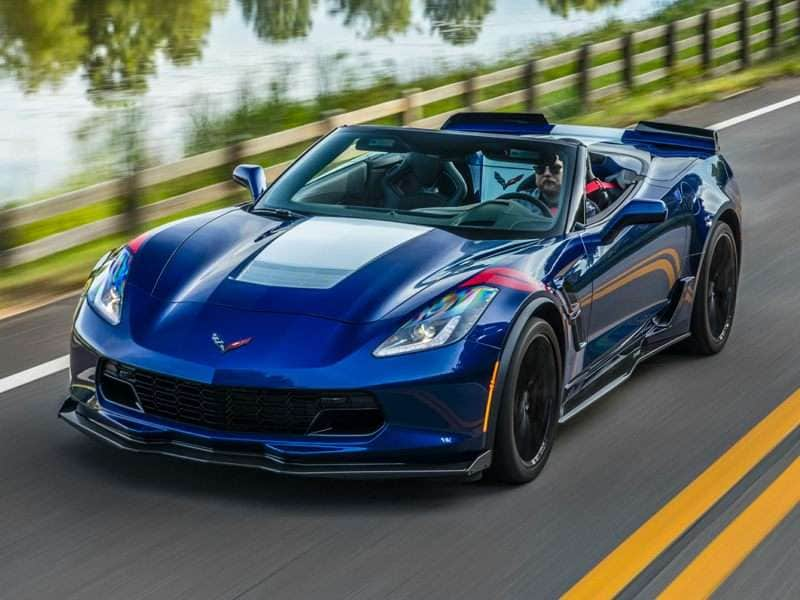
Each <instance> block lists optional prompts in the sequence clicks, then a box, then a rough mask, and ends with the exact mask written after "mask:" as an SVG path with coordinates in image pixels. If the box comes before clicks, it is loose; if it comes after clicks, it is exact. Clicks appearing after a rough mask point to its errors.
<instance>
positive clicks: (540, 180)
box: [533, 154, 564, 216]
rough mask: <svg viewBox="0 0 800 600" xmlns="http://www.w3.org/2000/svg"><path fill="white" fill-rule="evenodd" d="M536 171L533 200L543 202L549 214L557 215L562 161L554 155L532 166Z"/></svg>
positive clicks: (562, 167) (562, 171)
mask: <svg viewBox="0 0 800 600" xmlns="http://www.w3.org/2000/svg"><path fill="white" fill-rule="evenodd" d="M534 170H535V171H536V189H535V190H534V192H533V196H534V198H538V199H539V200H541V201H543V202H544V203H545V204H547V206H548V207H549V208H550V213H551V214H552V215H553V216H555V215H557V214H558V209H559V204H560V200H561V179H562V177H563V174H564V161H562V160H561V158H560V157H559V156H558V155H557V154H554V155H553V156H551V157H550V160H547V161H545V162H542V163H539V164H538V165H535V166H534Z"/></svg>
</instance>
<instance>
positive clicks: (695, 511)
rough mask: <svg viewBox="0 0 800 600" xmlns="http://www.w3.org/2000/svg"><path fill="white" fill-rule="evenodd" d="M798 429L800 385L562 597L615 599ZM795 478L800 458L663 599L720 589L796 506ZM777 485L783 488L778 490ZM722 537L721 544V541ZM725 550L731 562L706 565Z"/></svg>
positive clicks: (798, 491)
mask: <svg viewBox="0 0 800 600" xmlns="http://www.w3.org/2000/svg"><path fill="white" fill-rule="evenodd" d="M799 427H800V390H798V391H796V392H795V393H794V394H792V395H791V396H790V397H789V398H787V399H786V400H785V401H784V402H783V403H782V404H780V405H779V406H778V407H777V408H776V409H775V410H773V411H772V412H771V413H770V414H769V415H768V416H767V417H766V418H765V419H764V420H762V421H761V422H760V423H758V425H756V426H755V427H753V429H751V430H750V431H749V432H748V433H747V434H746V435H745V436H744V437H742V438H741V439H740V440H739V441H738V442H736V443H735V444H734V445H733V446H732V447H731V448H730V449H729V450H728V451H727V452H726V453H725V454H723V455H722V456H721V457H720V458H718V459H717V460H716V462H714V463H713V464H712V465H711V466H710V467H709V468H708V469H706V470H705V471H704V472H703V473H702V474H701V475H700V476H699V477H698V478H697V479H695V480H694V481H693V482H692V483H690V484H689V485H688V486H686V487H685V488H684V489H683V491H681V492H680V493H679V494H678V495H677V496H675V497H674V498H673V499H672V500H670V501H669V502H668V503H667V504H666V505H665V506H664V507H663V508H662V509H661V510H659V511H658V512H657V513H656V514H654V515H653V516H652V517H651V518H650V519H649V520H648V521H647V522H645V523H644V524H643V525H642V526H641V527H640V528H639V529H638V530H636V531H635V532H634V533H633V534H632V535H631V536H630V537H629V538H628V539H626V540H625V541H624V542H622V544H620V545H619V546H618V547H617V548H616V549H615V550H614V551H613V552H611V554H609V555H608V556H606V557H605V558H604V559H603V560H602V561H601V562H600V563H599V564H598V565H597V566H596V567H594V568H593V569H592V570H591V571H589V573H587V574H586V575H585V576H584V577H583V578H582V579H581V580H580V581H578V582H577V583H576V584H575V585H574V586H573V587H572V588H571V589H570V590H569V591H568V592H567V593H566V594H565V595H564V596H563V598H565V599H567V600H575V599H579V598H587V599H591V600H596V599H598V598H613V597H614V596H616V595H617V594H619V593H620V592H622V591H623V590H624V589H625V587H626V586H627V585H629V584H630V583H631V582H632V581H633V580H634V579H635V578H636V577H637V576H638V575H639V574H640V573H641V572H642V571H644V569H646V568H647V566H648V565H650V564H651V563H652V562H653V561H654V560H655V559H656V558H657V557H658V556H659V555H660V554H661V553H663V552H664V551H665V550H666V549H667V548H668V547H669V546H670V545H671V544H672V543H673V542H675V541H676V540H677V539H678V538H679V537H680V536H681V535H683V534H684V533H685V532H686V531H688V529H689V528H690V527H691V526H692V525H693V524H694V523H696V522H697V521H698V520H699V519H700V518H701V517H702V516H703V515H704V514H705V513H706V512H708V510H709V509H711V507H712V506H714V504H715V503H716V502H718V501H719V500H720V499H721V498H722V497H723V496H724V495H725V494H727V493H728V492H729V491H730V490H731V489H732V488H733V487H734V486H735V485H736V484H737V483H738V482H739V481H741V480H742V478H744V476H745V475H747V473H749V472H750V471H751V470H752V469H753V468H754V467H755V466H756V465H757V464H758V463H759V462H761V460H763V459H764V458H765V457H766V456H767V455H768V454H769V453H770V452H771V451H772V450H774V449H775V447H776V446H778V444H780V443H781V441H783V440H784V439H786V437H787V436H789V435H790V434H791V433H792V432H793V431H795V430H796V429H797V428H799ZM798 478H800V466H798V461H795V463H794V464H793V465H792V466H791V467H790V468H789V469H787V471H785V472H784V473H783V475H781V477H779V479H778V480H776V481H775V482H774V483H773V484H772V486H770V488H768V489H767V490H766V491H765V492H764V494H762V496H761V497H759V498H758V500H757V501H756V502H754V503H753V505H751V507H749V508H748V509H747V510H746V511H745V512H743V513H742V514H741V515H740V516H739V518H737V519H736V520H735V521H734V522H733V523H732V524H731V525H730V526H729V528H728V529H726V530H725V531H724V532H723V534H721V535H720V537H718V538H717V540H715V542H714V543H712V544H711V545H710V546H709V547H708V548H707V549H706V550H705V551H704V552H703V553H701V554H700V555H699V556H698V557H697V559H695V561H694V562H693V563H692V564H691V565H690V566H689V568H687V570H686V571H684V572H683V573H682V574H681V575H679V576H678V578H677V579H676V580H675V581H674V582H673V584H672V585H670V587H668V588H667V590H665V592H664V598H686V597H704V596H707V595H709V594H710V593H711V591H713V590H714V589H716V587H717V586H718V585H719V584H720V583H722V581H724V579H725V578H726V577H727V575H729V574H730V573H731V572H732V571H733V569H735V568H736V566H737V565H738V564H739V563H740V562H741V561H742V560H744V558H745V557H746V556H747V553H749V550H752V548H754V547H755V545H757V544H758V542H759V541H760V540H761V539H763V538H764V537H765V536H766V535H767V534H768V533H769V531H771V530H772V529H773V528H774V527H775V525H777V524H778V522H779V521H780V520H781V518H783V516H785V515H786V514H788V512H789V511H791V510H792V508H793V507H794V506H796V505H797V504H798V502H799V501H800V497H798V496H799V495H800V485H798ZM775 486H777V488H776V487H775ZM787 486H788V487H791V486H794V489H793V490H791V493H788V494H784V493H783V492H785V490H786V488H787ZM776 489H777V490H778V491H775V490H776ZM779 496H783V497H781V498H780V510H772V508H769V509H766V510H765V507H774V506H775V503H776V502H778V500H776V498H778V497H779ZM781 515H782V516H781ZM753 521H759V522H760V523H759V526H758V527H757V528H755V529H752V528H751V525H752V523H753ZM748 532H749V533H748ZM762 534H763V535H762ZM721 539H723V542H720V541H719V540H721ZM731 540H735V547H736V548H738V550H739V551H738V552H734V551H733V546H732V545H731V543H730V542H731ZM721 554H722V555H725V558H726V559H727V560H726V561H724V563H725V564H718V565H716V567H715V569H710V568H709V566H708V565H709V564H712V563H713V562H714V561H715V560H719V559H720V556H721ZM704 555H705V556H704ZM737 559H738V561H737ZM734 563H735V564H734ZM698 578H699V579H703V580H704V581H705V582H706V583H705V588H706V589H710V591H708V593H707V594H703V593H699V591H700V589H703V586H698V585H697V580H698ZM715 582H716V583H715ZM673 586H674V587H673ZM687 586H689V587H687ZM687 589H691V590H692V593H691V594H689V595H688V596H687V595H686V593H685V591H686V590H687Z"/></svg>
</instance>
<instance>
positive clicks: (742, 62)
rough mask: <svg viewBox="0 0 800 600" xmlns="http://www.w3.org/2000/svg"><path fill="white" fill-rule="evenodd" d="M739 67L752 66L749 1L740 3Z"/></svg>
mask: <svg viewBox="0 0 800 600" xmlns="http://www.w3.org/2000/svg"><path fill="white" fill-rule="evenodd" d="M739 66H740V67H741V68H742V69H746V68H747V67H749V66H750V19H749V5H748V3H747V0H741V2H740V3H739Z"/></svg>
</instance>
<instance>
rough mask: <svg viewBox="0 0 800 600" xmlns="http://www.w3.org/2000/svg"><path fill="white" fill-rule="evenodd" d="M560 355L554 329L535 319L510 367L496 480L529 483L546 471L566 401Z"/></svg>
mask: <svg viewBox="0 0 800 600" xmlns="http://www.w3.org/2000/svg"><path fill="white" fill-rule="evenodd" d="M561 381H562V373H561V351H560V349H559V345H558V339H557V338H556V335H555V333H554V331H553V328H552V327H550V325H549V324H548V323H547V322H546V321H544V320H542V319H539V318H533V319H531V321H530V322H529V323H528V324H527V325H526V327H525V330H524V331H523V332H522V334H521V336H520V339H519V342H518V343H517V346H516V348H515V349H514V353H513V355H512V358H511V362H510V364H509V371H508V374H507V375H506V380H505V382H504V385H503V386H502V388H503V391H502V397H501V398H499V400H501V403H500V406H499V407H498V409H499V413H498V416H497V426H496V434H495V442H494V457H493V464H492V474H493V475H494V476H495V477H496V478H497V479H499V480H501V481H505V482H508V483H526V482H528V481H531V480H532V479H534V478H535V477H536V476H537V475H538V474H539V473H540V472H541V470H542V468H544V464H545V462H546V461H547V458H548V456H549V455H550V450H551V449H552V447H553V440H554V439H555V434H556V429H557V427H558V416H559V409H560V403H561V395H562V390H561V387H562V384H561Z"/></svg>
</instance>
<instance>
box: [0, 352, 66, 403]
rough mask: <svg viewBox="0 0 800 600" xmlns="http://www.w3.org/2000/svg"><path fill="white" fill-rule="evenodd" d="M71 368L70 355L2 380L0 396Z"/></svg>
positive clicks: (0, 380) (0, 381) (0, 382)
mask: <svg viewBox="0 0 800 600" xmlns="http://www.w3.org/2000/svg"><path fill="white" fill-rule="evenodd" d="M68 368H69V354H65V355H64V356H59V357H58V358H54V359H53V360H50V361H47V362H46V363H42V364H41V365H37V366H35V367H31V368H30V369H26V370H25V371H20V372H19V373H14V374H13V375H9V376H8V377H3V378H2V379H0V394H2V393H3V392H7V391H9V390H13V389H14V388H18V387H21V386H23V385H26V384H28V383H31V382H32V381H36V380H37V379H41V378H42V377H47V376H48V375H52V374H53V373H58V372H59V371H63V370H64V369H68Z"/></svg>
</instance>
